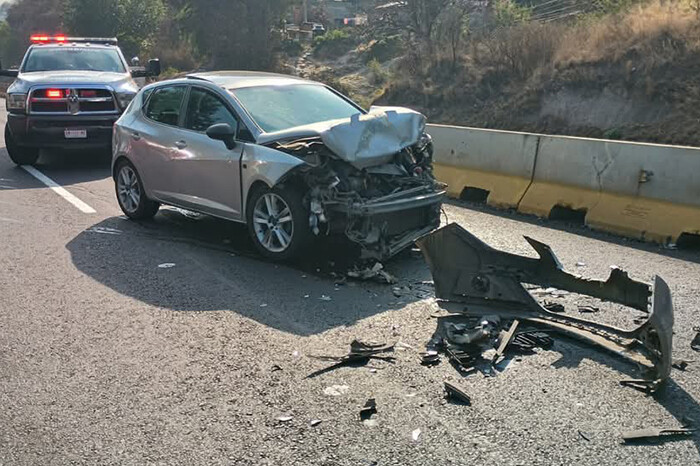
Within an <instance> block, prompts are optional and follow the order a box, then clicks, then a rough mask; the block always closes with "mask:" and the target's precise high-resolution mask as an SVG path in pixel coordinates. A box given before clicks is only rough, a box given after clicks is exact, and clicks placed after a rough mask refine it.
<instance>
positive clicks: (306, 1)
mask: <svg viewBox="0 0 700 466" xmlns="http://www.w3.org/2000/svg"><path fill="white" fill-rule="evenodd" d="M304 22H305V23H308V22H309V0H304Z"/></svg>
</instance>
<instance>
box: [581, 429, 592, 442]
mask: <svg viewBox="0 0 700 466" xmlns="http://www.w3.org/2000/svg"><path fill="white" fill-rule="evenodd" d="M578 435H579V437H581V438H582V439H584V440H585V441H586V442H590V441H591V436H590V434H589V433H588V432H584V431H582V430H579V431H578Z"/></svg>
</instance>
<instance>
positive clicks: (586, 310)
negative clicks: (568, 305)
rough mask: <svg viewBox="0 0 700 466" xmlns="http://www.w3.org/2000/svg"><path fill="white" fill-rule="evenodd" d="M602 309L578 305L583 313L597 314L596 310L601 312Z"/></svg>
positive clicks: (579, 310)
mask: <svg viewBox="0 0 700 466" xmlns="http://www.w3.org/2000/svg"><path fill="white" fill-rule="evenodd" d="M599 311H600V309H599V308H597V307H594V306H579V307H578V312H580V313H582V314H595V313H596V312H599Z"/></svg>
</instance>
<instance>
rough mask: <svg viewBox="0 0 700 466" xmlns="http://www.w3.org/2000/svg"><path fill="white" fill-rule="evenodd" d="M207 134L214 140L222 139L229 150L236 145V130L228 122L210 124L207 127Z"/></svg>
mask: <svg viewBox="0 0 700 466" xmlns="http://www.w3.org/2000/svg"><path fill="white" fill-rule="evenodd" d="M207 136H209V138H211V139H214V140H215V141H222V142H223V143H224V144H226V148H227V149H229V150H231V149H233V148H235V147H236V130H235V129H233V128H232V127H231V125H229V124H228V123H218V124H216V125H212V126H210V127H209V128H208V129H207Z"/></svg>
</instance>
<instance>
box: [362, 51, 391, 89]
mask: <svg viewBox="0 0 700 466" xmlns="http://www.w3.org/2000/svg"><path fill="white" fill-rule="evenodd" d="M367 68H369V71H370V73H371V76H370V81H371V82H372V84H375V85H378V86H380V85H382V84H384V83H385V82H386V81H387V80H388V79H389V74H388V73H387V72H386V71H385V70H384V68H382V64H381V63H379V60H377V59H376V58H374V59H372V60H370V62H369V63H368V64H367Z"/></svg>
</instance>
